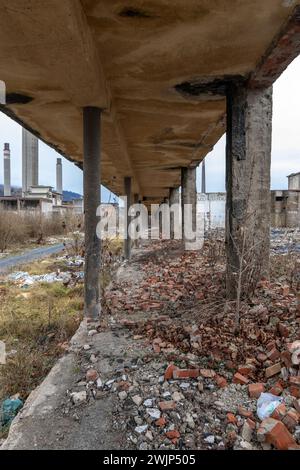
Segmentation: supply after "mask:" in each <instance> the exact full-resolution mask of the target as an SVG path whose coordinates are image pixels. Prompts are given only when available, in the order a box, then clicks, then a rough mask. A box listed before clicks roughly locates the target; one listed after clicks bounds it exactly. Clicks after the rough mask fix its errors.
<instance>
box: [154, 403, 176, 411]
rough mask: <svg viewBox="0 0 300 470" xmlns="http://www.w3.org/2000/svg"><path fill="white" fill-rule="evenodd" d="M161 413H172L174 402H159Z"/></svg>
mask: <svg viewBox="0 0 300 470" xmlns="http://www.w3.org/2000/svg"><path fill="white" fill-rule="evenodd" d="M158 406H159V408H160V410H161V411H172V410H175V409H176V406H177V405H176V402H175V401H161V402H160V403H159V404H158Z"/></svg>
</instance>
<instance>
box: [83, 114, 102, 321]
mask: <svg viewBox="0 0 300 470" xmlns="http://www.w3.org/2000/svg"><path fill="white" fill-rule="evenodd" d="M100 129H101V110H100V109H99V108H94V107H86V108H84V109H83V139H84V162H83V183H84V208H85V315H86V316H87V317H88V318H91V319H93V320H97V318H98V317H99V316H100V313H101V304H100V262H101V254H100V250H101V242H100V239H99V238H98V237H97V233H96V228H97V224H98V219H97V208H98V206H99V204H100V185H101V178H100V156H101V155H100V133H101V130H100Z"/></svg>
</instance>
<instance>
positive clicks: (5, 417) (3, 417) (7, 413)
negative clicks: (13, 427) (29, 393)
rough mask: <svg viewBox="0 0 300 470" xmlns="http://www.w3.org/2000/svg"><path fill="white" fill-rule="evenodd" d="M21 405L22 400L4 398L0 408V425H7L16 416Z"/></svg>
mask: <svg viewBox="0 0 300 470" xmlns="http://www.w3.org/2000/svg"><path fill="white" fill-rule="evenodd" d="M22 407H23V402H22V400H19V399H18V398H17V399H8V400H4V402H3V403H2V406H1V410H0V422H1V425H2V426H7V425H9V424H10V423H11V422H12V420H13V419H14V418H15V417H16V416H17V414H18V412H19V411H20V409H21V408H22Z"/></svg>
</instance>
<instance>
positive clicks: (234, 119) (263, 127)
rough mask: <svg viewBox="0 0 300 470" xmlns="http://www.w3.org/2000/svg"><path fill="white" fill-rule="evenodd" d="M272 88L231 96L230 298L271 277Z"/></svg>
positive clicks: (237, 90) (234, 88)
mask: <svg viewBox="0 0 300 470" xmlns="http://www.w3.org/2000/svg"><path fill="white" fill-rule="evenodd" d="M271 144H272V88H269V89H263V90H261V89H248V88H247V87H246V86H245V85H244V84H232V85H231V86H230V87H229V89H228V97H227V149H226V186H227V204H226V245H227V248H226V249H227V295H228V298H233V299H235V298H237V296H240V295H243V294H247V293H248V292H250V291H251V289H252V288H253V287H254V286H255V285H256V283H257V282H258V281H259V280H260V279H261V278H262V277H263V276H267V275H268V273H269V249H270V202H271V197H270V167H271Z"/></svg>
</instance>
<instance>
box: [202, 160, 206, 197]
mask: <svg viewBox="0 0 300 470" xmlns="http://www.w3.org/2000/svg"><path fill="white" fill-rule="evenodd" d="M201 170H202V171H201V173H202V174H201V179H202V182H201V192H202V194H206V164H205V159H204V160H203V162H202V169H201Z"/></svg>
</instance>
